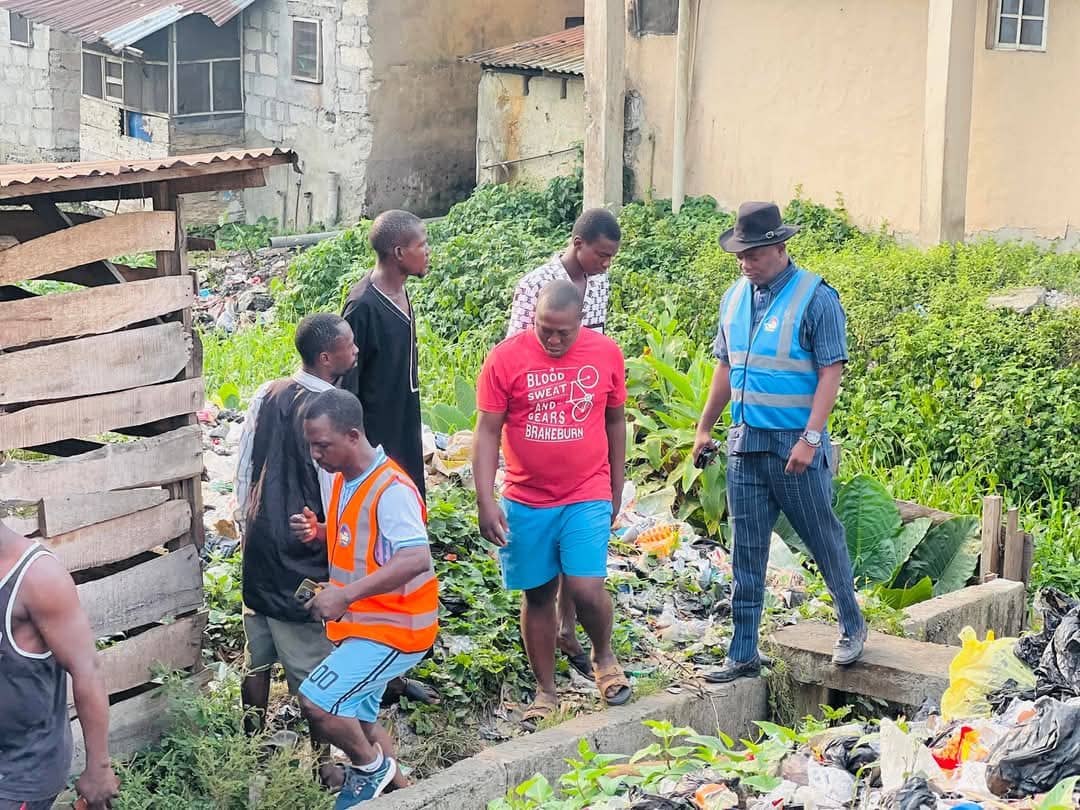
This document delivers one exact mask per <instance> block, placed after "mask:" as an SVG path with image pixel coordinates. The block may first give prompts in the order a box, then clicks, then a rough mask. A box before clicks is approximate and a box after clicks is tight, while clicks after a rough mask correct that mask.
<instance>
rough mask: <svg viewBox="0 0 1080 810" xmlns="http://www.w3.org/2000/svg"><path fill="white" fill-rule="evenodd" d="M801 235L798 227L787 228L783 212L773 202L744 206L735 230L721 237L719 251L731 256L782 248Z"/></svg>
mask: <svg viewBox="0 0 1080 810" xmlns="http://www.w3.org/2000/svg"><path fill="white" fill-rule="evenodd" d="M798 232H799V226H798V225H785V224H784V220H783V218H782V217H781V216H780V208H779V206H777V205H776V203H770V202H744V203H743V204H742V205H740V206H739V213H738V215H737V216H736V217H735V227H734V228H729V229H728V230H726V231H724V232H723V233H722V234H720V247H722V248H723V249H724V250H726V251H727V252H728V253H741V252H742V251H744V250H750V248H756V247H764V246H765V245H779V244H780V243H781V242H786V241H787V240H788V239H790V238H791V237H793V236H794V235H795V234H797V233H798Z"/></svg>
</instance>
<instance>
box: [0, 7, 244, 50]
mask: <svg viewBox="0 0 1080 810" xmlns="http://www.w3.org/2000/svg"><path fill="white" fill-rule="evenodd" d="M253 2H254V0H139V1H138V2H117V1H116V0H0V8H6V9H8V10H10V11H15V12H18V13H19V14H22V15H23V16H25V17H29V18H30V19H31V20H33V21H34V22H36V23H39V24H41V25H46V26H48V27H49V28H55V29H57V30H59V31H64V32H65V33H68V34H72V35H73V36H76V37H78V38H79V39H81V40H82V41H83V42H99V41H100V42H104V43H105V44H106V45H108V46H109V47H110V48H112V49H113V50H114V51H121V50H123V49H124V48H126V47H127V46H128V45H131V44H133V43H135V42H138V41H139V40H140V39H142V38H143V37H146V36H149V35H150V34H153V33H154V32H155V31H160V30H161V29H162V28H164V27H165V26H167V25H171V24H172V23H174V22H176V21H177V20H179V19H181V18H183V17H186V16H187V15H189V14H204V15H206V16H207V17H209V18H210V19H211V20H213V21H214V23H215V24H216V25H224V24H225V23H227V22H228V21H229V20H231V19H232V18H233V17H235V16H236V15H237V14H239V13H240V12H241V11H243V10H244V9H245V8H247V7H248V6H250V5H251V4H252V3H253Z"/></svg>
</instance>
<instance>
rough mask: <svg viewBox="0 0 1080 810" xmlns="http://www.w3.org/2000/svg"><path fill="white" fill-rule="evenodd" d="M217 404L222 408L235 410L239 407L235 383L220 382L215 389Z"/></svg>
mask: <svg viewBox="0 0 1080 810" xmlns="http://www.w3.org/2000/svg"><path fill="white" fill-rule="evenodd" d="M217 404H218V405H220V406H221V407H222V408H227V409H229V410H236V409H237V408H239V407H240V389H239V388H237V386H236V383H231V382H227V383H222V384H221V386H220V387H219V388H218V390H217Z"/></svg>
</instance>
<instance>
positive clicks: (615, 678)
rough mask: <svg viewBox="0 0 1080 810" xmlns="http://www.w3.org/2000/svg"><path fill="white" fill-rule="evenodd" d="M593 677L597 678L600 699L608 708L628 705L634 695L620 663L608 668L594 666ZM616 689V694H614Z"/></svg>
mask: <svg viewBox="0 0 1080 810" xmlns="http://www.w3.org/2000/svg"><path fill="white" fill-rule="evenodd" d="M593 675H594V676H595V678H596V688H597V689H599V690H600V697H602V698H603V699H604V702H605V703H606V704H607V705H608V706H622V705H623V704H624V703H627V702H628V701H629V700H630V698H631V696H632V695H633V694H634V693H633V691H632V690H631V688H630V681H629V680H627V678H626V674H625V673H624V672H623V671H622V667H621V666H619V664H618V662H616V663H614V664H611V665H610V666H608V667H600V666H597V665H596V664H595V663H594V664H593ZM612 689H614V690H615V691H614V693H612Z"/></svg>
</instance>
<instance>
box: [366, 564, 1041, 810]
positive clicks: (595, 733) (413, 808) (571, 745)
mask: <svg viewBox="0 0 1080 810" xmlns="http://www.w3.org/2000/svg"><path fill="white" fill-rule="evenodd" d="M917 607H918V608H919V610H918V611H916V612H915V615H913V616H911V618H910V621H909V622H908V626H907V632H908V633H909V634H910V635H913V636H915V638H909V639H901V638H894V637H891V636H882V635H880V634H876V633H875V634H873V635H872V637H871V640H870V643H869V644H868V645H867V654H866V656H864V660H863V661H862V662H860V663H859V664H856V665H855V666H854V667H852V668H851V669H849V670H838V669H837V668H836V667H833V666H832V665H831V664H828V663H827V659H828V655H829V651H828V645H827V644H820V645H816V646H815V644H814V643H813V637H814V636H815V635H830V643H831V635H834V634H835V630H834V629H828V628H824V627H822V626H819V625H803V626H802V627H803V628H804V629H805V631H806V632H792V631H797V627H789V628H786V629H785V630H783V631H780V632H778V633H777V634H776V636H775V637H774V638H775V639H776V640H777V641H779V642H780V644H779V646H778V647H776V648H774V650H773V652H775V653H776V655H777V656H778V658H779V659H781V660H782V661H784V662H785V664H786V666H787V670H788V675H789V676H790V679H791V682H792V686H793V688H794V690H795V691H796V694H795V695H794V703H795V705H796V706H799V707H801V708H802V709H805V710H806V711H811V710H813V709H814V708H815V706H816V704H817V703H818V702H825V701H830V702H831V701H832V700H835V699H836V698H837V697H838V695H837V691H849V692H854V693H859V694H867V695H871V696H875V697H882V698H885V699H889V698H890V692H892V693H893V695H892V696H893V697H894V698H896V699H895V700H894V701H893V702H896V703H910V704H912V705H915V704H917V703H919V702H921V700H922V699H923V697H924V696H928V697H934V698H939V697H940V696H941V692H942V691H943V690H944V688H945V686H946V685H947V684H948V662H949V660H950V659H951V656H952V654H953V651H952V650H951V649H950V648H949V647H948V646H946V644H944V643H940V642H947V643H950V644H956V643H957V641H956V638H955V632H953V631H954V630H955V631H956V632H958V631H959V628H960V627H962V626H964V625H970V626H972V627H973V628H975V630H976V631H977V632H978V634H979V636H980V637H982V636H983V635H984V634H985V632H986V631H987V630H994V631H995V633H996V634H997V635H998V636H999V637H1002V636H1006V635H1016V634H1018V633H1019V632H1020V629H1021V623H1022V621H1023V617H1024V611H1025V591H1024V586H1023V584H1022V583H1019V582H1006V581H1004V580H998V581H994V582H989V583H986V584H984V585H977V586H973V587H970V588H964V589H963V590H961V591H957V592H955V593H952V594H948V595H946V596H944V597H938V598H936V599H931V600H929V601H928V602H924V603H922V604H921V605H919V606H917ZM909 615H910V614H909ZM785 637H787V638H791V639H793V641H791V642H790V643H786V642H784V641H782V640H781V639H783V638H785ZM934 642H939V643H934ZM834 690H835V691H834ZM770 714H771V713H770V707H769V695H768V682H767V680H766V679H765V678H754V679H743V680H739V681H735V682H734V683H731V684H724V685H722V686H707V685H706V686H701V687H698V686H696V685H695V686H693V687H691V686H683V687H682V689H681V691H680V692H679V693H678V694H672V693H671V692H661V693H659V694H655V695H650V696H648V697H645V698H642V699H641V700H637V701H634V702H633V703H630V704H629V705H627V706H620V707H617V708H611V709H607V710H606V711H601V712H595V713H591V714H587V715H582V716H580V717H575V718H574V719H572V720H568V721H566V722H565V723H562V724H560V725H558V726H556V727H555V728H551V729H547V730H545V731H540V732H537V733H535V734H531V735H528V736H525V737H519V738H517V739H514V740H511V741H510V742H506V743H502V744H501V745H496V746H493V747H492V748H488V749H487V750H485V751H482V752H481V753H479V754H477V755H476V756H474V757H470V758H469V759H465V760H462V761H461V762H458V763H456V764H455V765H452V766H451V767H449V768H447V769H446V770H444V771H440V772H439V773H437V774H435V775H434V776H431V777H429V778H427V779H424V780H423V781H421V782H419V783H417V784H416V785H414V786H413V787H410V788H408V789H406V790H400V791H396V792H394V793H391V794H389V795H387V796H384V797H382V798H380V799H379V800H378V806H379V808H380V810H431V808H452V809H453V810H484V809H485V808H486V807H487V803H488V802H489V801H491V800H492V799H498V798H500V797H502V796H505V795H506V792H507V791H508V790H510V789H511V788H513V787H516V786H517V785H519V784H520V783H521V782H524V781H525V780H526V779H529V778H530V777H531V776H533V774H536V773H541V774H543V775H544V776H545V777H547V778H548V780H549V781H551V782H552V783H555V782H556V780H557V779H558V777H559V776H560V775H561V774H563V773H565V772H566V760H567V759H569V758H576V757H577V755H578V750H577V747H578V742H579V741H580V740H581V739H583V738H584V739H585V740H586V741H587V742H588V743H589V745H590V746H591V747H592V748H593V749H594V750H595V751H597V752H599V753H605V754H629V753H632V752H634V751H636V750H638V749H640V748H643V747H645V746H646V745H648V744H649V743H650V742H653V741H654V738H653V736H652V735H651V733H650V731H649V729H648V728H647V727H645V726H644V725H642V722H643V721H645V720H667V721H669V722H671V723H673V724H674V725H677V726H690V727H691V728H693V729H695V730H696V731H698V732H699V733H701V734H715V733H716V731H717V729H720V730H721V731H724V732H725V733H727V734H729V735H730V736H732V737H735V738H736V739H738V738H740V737H747V736H755V735H756V727H755V726H754V721H755V720H765V719H770Z"/></svg>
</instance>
